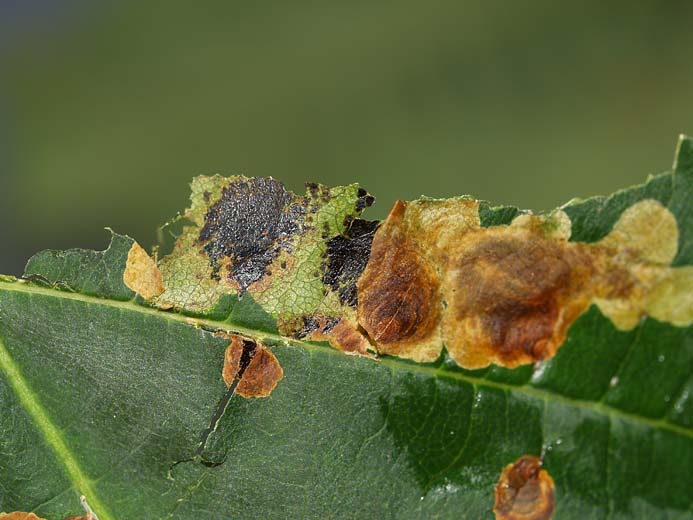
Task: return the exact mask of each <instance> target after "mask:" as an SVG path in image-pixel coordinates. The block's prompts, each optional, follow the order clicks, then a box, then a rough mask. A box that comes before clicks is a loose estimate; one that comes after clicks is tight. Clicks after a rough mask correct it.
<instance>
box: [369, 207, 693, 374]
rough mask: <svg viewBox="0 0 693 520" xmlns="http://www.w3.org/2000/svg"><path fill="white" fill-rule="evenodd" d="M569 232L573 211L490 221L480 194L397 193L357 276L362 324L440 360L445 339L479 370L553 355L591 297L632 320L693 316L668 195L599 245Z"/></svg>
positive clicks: (618, 322)
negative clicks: (413, 197)
mask: <svg viewBox="0 0 693 520" xmlns="http://www.w3.org/2000/svg"><path fill="white" fill-rule="evenodd" d="M569 237H570V219H569V218H568V217H567V215H566V214H565V213H563V212H562V211H557V212H555V213H553V214H550V215H547V216H534V215H520V216H519V217H517V218H516V219H515V220H514V221H513V222H512V224H510V225H504V226H495V227H489V228H483V227H481V225H480V223H479V217H478V203H477V202H476V201H471V200H469V199H448V200H444V201H437V200H422V201H417V202H410V203H403V202H397V203H396V204H395V206H394V207H393V209H392V211H391V213H390V215H389V216H388V218H387V220H386V221H385V222H384V223H383V224H382V225H381V227H380V228H379V229H378V231H377V232H376V235H375V237H374V240H373V245H372V252H371V257H370V260H369V263H368V265H367V266H366V269H365V270H364V273H363V275H362V277H361V279H360V280H359V282H358V291H359V292H358V299H359V305H358V321H359V324H360V325H361V326H362V327H363V328H364V329H365V330H366V331H367V332H368V334H369V336H370V339H371V340H372V341H373V342H374V343H375V346H376V349H377V350H378V352H380V353H382V354H392V355H396V356H401V357H407V358H410V359H414V360H417V361H434V360H435V359H436V358H437V356H438V355H439V353H440V350H441V348H442V345H443V342H444V343H445V346H446V348H447V351H448V353H449V355H450V357H451V358H452V359H453V360H455V362H457V363H458V364H459V365H460V366H462V367H464V368H469V369H475V368H483V367H486V366H488V365H489V364H491V363H496V364H499V365H502V366H506V367H516V366H518V365H521V364H527V363H534V362H536V361H542V360H546V359H549V358H551V357H553V356H554V355H555V353H556V351H557V350H558V348H559V347H560V346H561V344H562V343H563V342H564V340H565V338H566V335H567V332H568V329H569V327H570V325H571V324H572V323H573V322H574V321H575V320H576V319H577V317H578V316H580V314H582V313H583V312H584V311H585V310H586V309H587V308H588V307H589V305H590V304H592V303H595V304H596V305H597V306H598V307H599V308H600V309H601V311H602V312H603V313H604V315H605V316H606V317H607V318H609V319H610V320H611V321H612V322H613V323H614V325H615V326H616V327H617V328H619V329H623V330H628V329H632V328H633V327H634V326H635V325H636V324H637V323H638V322H639V320H640V319H641V318H642V317H643V316H644V315H646V314H649V315H652V316H654V317H656V318H657V319H659V320H661V321H667V322H669V323H673V324H676V325H678V326H686V325H687V324H690V323H691V322H693V305H690V302H691V301H692V300H693V296H691V292H692V291H691V287H693V269H691V268H688V267H682V268H670V267H668V264H669V263H670V262H671V260H672V259H673V258H674V256H675V254H676V247H677V244H678V230H677V226H676V220H675V218H674V217H673V215H672V214H671V213H670V212H669V211H668V210H667V209H666V208H665V207H663V206H662V205H661V204H660V203H659V202H657V201H654V200H643V201H640V202H638V203H636V204H634V205H633V206H631V207H630V208H628V209H627V210H626V211H624V213H623V215H622V216H621V218H620V219H619V220H618V221H617V222H616V224H615V225H614V228H613V230H612V232H611V233H609V235H607V236H606V237H605V238H604V239H603V240H602V241H600V242H598V243H593V244H583V243H575V242H569V241H568V239H569ZM442 302H444V303H445V307H444V308H443V307H442V305H441V304H442ZM441 325H442V333H441V332H440V327H441Z"/></svg>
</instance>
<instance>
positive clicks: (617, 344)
mask: <svg viewBox="0 0 693 520" xmlns="http://www.w3.org/2000/svg"><path fill="white" fill-rule="evenodd" d="M207 179H212V181H207V182H211V183H212V185H213V186H211V188H210V189H203V190H201V191H200V190H197V191H194V196H195V193H197V194H198V195H199V196H201V197H202V199H204V192H205V191H209V193H210V195H209V197H208V198H210V199H212V200H214V199H217V200H220V199H219V198H220V197H222V195H221V194H222V190H223V186H225V185H226V184H225V183H227V182H228V180H223V179H222V178H207ZM198 182H199V181H198ZM243 182H245V181H243ZM215 183H216V184H215ZM320 189H322V188H320ZM280 195H281V196H282V197H283V196H284V195H283V194H280ZM692 196H693V146H692V143H691V141H690V140H688V139H682V140H681V142H680V144H679V150H678V155H677V158H676V162H675V166H674V171H673V172H672V173H667V174H663V175H660V176H657V177H653V178H651V179H649V180H648V182H647V183H646V184H644V185H642V186H638V187H635V188H631V189H629V190H625V191H622V192H619V193H617V194H615V195H612V196H611V197H608V198H594V199H589V200H586V201H573V202H571V203H569V204H568V205H566V206H565V207H563V211H564V212H565V213H566V214H567V215H568V217H569V218H570V221H571V224H572V235H571V241H573V242H585V243H596V242H599V241H600V240H602V239H604V237H606V236H608V234H609V233H610V231H611V230H612V229H613V227H614V225H615V224H616V223H617V222H618V221H619V219H620V218H621V216H622V215H623V213H624V211H625V210H627V209H628V208H629V207H632V206H633V205H634V204H635V203H637V202H639V201H642V200H650V199H654V200H656V201H659V202H660V203H661V204H662V205H663V206H664V207H666V208H667V209H668V210H669V211H670V212H671V213H672V214H673V216H674V217H675V220H676V222H677V224H678V229H679V235H678V248H677V253H676V257H675V259H674V262H673V264H672V265H674V266H677V268H678V267H682V266H690V265H691V264H693V240H692V239H691V229H693V208H692V207H691V204H690V200H691V197H692ZM287 197H289V199H287V200H289V204H293V203H297V204H304V202H303V199H301V198H300V197H298V196H295V195H293V194H292V195H290V196H287ZM359 198H360V195H359V191H358V188H357V187H347V188H341V189H338V188H335V189H332V190H330V192H329V195H328V196H326V197H325V199H329V203H328V204H317V205H316V206H315V212H314V213H310V214H312V215H316V217H315V218H316V219H317V220H318V221H320V219H326V220H329V222H330V223H329V226H331V227H330V228H329V232H327V237H326V238H324V239H323V237H322V232H321V228H320V227H317V228H315V229H312V228H311V226H307V227H306V231H305V233H303V234H301V235H300V236H299V237H298V238H296V241H295V242H292V243H291V248H294V249H293V251H295V253H294V252H289V253H291V254H294V255H303V256H299V257H300V258H301V261H300V262H297V264H295V265H298V266H303V265H305V266H306V268H305V269H304V270H302V269H301V268H299V267H296V268H294V270H293V271H291V272H290V274H289V275H283V276H282V277H277V278H276V280H272V281H271V283H270V284H269V286H270V287H273V288H277V287H279V286H280V285H282V284H284V286H286V287H291V288H292V291H293V292H294V293H296V294H298V295H299V296H300V294H301V293H302V291H304V290H305V291H307V292H308V294H309V295H311V296H310V297H306V298H303V299H301V298H299V299H298V300H286V299H282V298H270V299H263V298H262V294H261V293H259V292H254V291H253V290H252V289H250V286H248V287H246V289H247V290H246V291H245V292H243V290H240V289H234V290H230V289H229V288H228V287H220V286H218V285H214V284H213V283H210V282H209V280H215V279H214V278H213V277H211V278H209V279H201V278H196V280H198V282H199V283H201V284H203V285H204V287H203V291H204V294H206V295H207V296H209V295H212V299H213V305H209V306H206V307H201V306H199V305H197V303H196V305H195V306H192V307H191V308H186V306H185V305H184V303H185V302H184V301H183V300H179V301H178V300H177V301H175V302H173V309H171V310H166V309H165V308H162V307H165V306H164V305H160V306H159V307H157V301H149V302H146V301H144V300H143V299H142V298H140V297H135V293H134V292H132V290H131V289H129V288H128V287H127V286H125V285H124V284H123V274H124V272H125V270H126V268H127V265H128V261H127V259H128V254H129V251H130V249H131V248H132V247H133V244H134V242H133V241H132V239H129V238H127V237H124V236H121V235H117V234H114V235H113V237H112V243H111V246H110V248H109V249H108V250H107V251H105V252H103V253H97V252H86V251H68V252H64V253H59V252H44V253H40V254H39V255H37V256H35V257H34V258H32V260H31V261H30V262H29V264H28V266H27V275H29V276H28V279H27V280H15V279H12V278H9V277H2V278H0V409H1V410H2V414H1V415H0V511H8V512H9V511H15V510H21V511H34V512H35V513H36V514H37V515H39V516H41V517H45V518H48V519H50V520H53V519H61V518H64V517H65V516H69V515H78V514H83V509H82V506H81V505H80V501H79V496H80V495H85V496H86V499H87V501H88V503H89V505H90V506H91V507H92V508H93V509H94V511H95V513H96V514H97V515H98V517H99V519H100V520H114V519H135V518H147V519H159V518H160V519H165V518H168V519H190V518H195V519H210V520H212V519H221V518H340V519H341V518H369V519H370V518H393V519H394V518H396V519H405V518H474V519H476V518H493V516H494V514H493V512H492V509H493V507H494V488H495V486H496V484H497V482H498V479H499V477H500V474H501V470H502V469H503V468H505V467H506V466H507V465H509V464H512V463H513V462H514V461H515V460H516V459H518V458H519V457H521V456H524V455H534V456H537V457H541V459H542V461H543V468H544V469H545V470H546V471H547V472H548V473H549V474H550V475H551V477H552V478H553V481H554V483H555V502H556V505H555V513H554V518H555V519H584V518H603V519H618V518H623V519H626V518H629V519H630V518H646V519H658V518H666V519H669V518H671V519H673V518H690V515H691V509H692V508H693V495H691V489H693V474H692V470H691V468H692V467H693V401H692V400H691V398H690V394H691V392H693V370H692V369H693V328H692V327H690V326H688V327H680V326H675V325H672V324H670V323H666V322H664V321H658V320H655V319H653V318H647V319H643V320H641V321H640V322H638V323H637V325H636V326H635V327H634V328H633V329H632V330H626V331H624V330H619V329H617V328H616V326H614V324H613V323H612V321H611V320H610V319H608V318H607V317H605V315H604V314H602V311H601V310H600V308H598V307H597V306H596V305H592V306H591V307H590V308H589V310H588V311H587V312H585V313H583V314H582V315H580V316H579V317H578V318H577V320H576V321H575V322H574V323H573V325H572V326H571V327H570V329H569V331H568V335H567V338H566V340H565V342H564V343H563V345H562V346H561V348H560V349H559V350H558V351H557V353H556V355H555V356H554V357H552V358H551V359H548V360H546V361H544V362H542V363H537V364H535V365H524V366H520V367H517V368H513V369H511V368H505V367H501V366H496V365H491V366H490V367H488V368H484V369H480V370H466V369H463V368H460V367H459V366H458V365H457V363H455V362H454V361H453V360H452V359H451V358H450V357H449V356H448V355H447V354H446V353H445V352H443V354H442V355H441V357H440V358H439V359H438V360H437V361H436V362H434V363H416V362H414V361H410V360H406V359H402V358H398V357H394V356H387V355H384V356H381V357H380V358H379V359H377V360H375V359H370V358H367V357H362V356H347V355H344V354H343V353H342V352H340V351H338V350H336V349H333V348H331V347H330V346H328V345H326V344H325V343H320V342H311V341H307V340H305V339H296V338H295V337H290V336H287V335H286V334H287V333H288V332H287V330H288V329H287V328H286V327H288V325H287V324H291V326H292V327H293V326H295V318H296V317H297V316H299V317H301V316H308V313H313V314H310V316H314V315H316V314H315V313H318V314H320V313H322V314H323V315H329V314H330V313H332V315H334V314H336V313H339V312H342V313H345V315H346V314H348V315H349V316H351V318H350V319H353V318H354V316H355V314H356V312H355V311H354V310H353V308H352V307H350V306H349V304H348V302H347V303H345V302H344V301H342V300H340V299H339V295H340V292H339V290H340V289H343V288H344V287H345V286H346V285H345V284H347V285H348V278H347V277H342V278H339V281H338V283H336V285H335V287H336V289H335V288H333V287H332V286H331V285H330V286H329V289H328V288H326V287H328V286H327V285H325V280H324V277H323V276H319V277H317V278H318V281H322V283H323V285H322V286H321V285H319V284H317V283H316V282H315V281H314V278H315V277H313V276H312V272H313V271H314V270H315V269H318V270H320V272H321V273H322V274H324V273H325V272H326V270H327V269H328V268H329V266H326V265H324V264H325V262H324V260H325V258H324V257H323V258H322V259H321V257H322V256H323V255H324V254H325V252H326V251H327V249H328V244H329V242H330V240H332V239H333V238H335V237H338V236H342V237H346V238H348V239H349V240H355V239H354V237H349V235H348V230H349V229H351V228H350V227H349V224H350V222H352V221H353V219H354V218H356V217H357V216H358V214H359V213H360V209H363V208H360V209H359V208H358V206H357V205H356V204H357V201H358V200H359ZM195 200H196V199H195V198H193V205H192V206H191V209H190V210H189V212H188V214H186V215H185V216H186V218H187V219H189V220H188V223H187V224H186V225H187V226H188V230H187V231H184V233H183V234H182V235H181V237H182V238H181V240H182V242H179V243H185V244H187V247H188V249H185V248H183V247H182V246H180V247H179V246H177V247H179V250H178V252H177V253H176V250H175V248H174V253H172V254H173V256H168V257H164V258H162V259H160V261H159V265H160V266H161V270H162V271H165V266H166V265H167V264H166V262H168V263H169V265H170V264H172V263H175V262H176V261H179V262H181V265H185V266H187V268H188V269H192V271H189V272H188V273H187V275H186V276H187V277H188V278H187V280H188V282H187V283H188V285H186V283H183V282H185V277H182V278H180V280H179V282H180V285H179V286H178V288H179V290H182V289H185V288H186V287H190V285H189V282H190V280H191V279H192V278H191V276H193V275H195V274H196V273H197V274H199V272H200V271H196V270H195V268H194V267H193V268H191V267H190V266H191V265H192V266H195V265H197V266H198V267H199V268H200V269H202V270H207V271H208V270H209V267H208V266H210V265H211V264H209V263H205V262H201V261H200V258H201V257H199V256H198V258H197V260H196V261H197V263H195V261H193V262H192V263H185V262H184V261H183V260H181V258H188V259H190V258H191V257H194V256H196V255H199V252H200V249H199V248H197V249H194V248H195V247H197V246H196V245H195V244H196V242H195V240H193V238H195V236H199V233H200V228H201V227H203V226H204V224H203V220H200V219H201V218H202V219H204V217H205V216H206V215H208V212H209V205H204V206H200V207H198V206H196V202H195ZM203 202H204V200H203ZM206 202H207V203H208V202H209V201H206ZM198 203H199V200H198ZM305 204H308V207H310V201H309V202H307V203H305ZM329 204H332V206H330V205H329ZM302 207H305V206H302ZM196 208H197V209H196ZM519 214H521V212H518V211H517V210H515V209H514V208H494V207H491V206H490V205H488V204H482V205H481V206H480V207H479V217H480V222H481V225H482V226H489V227H490V226H500V225H504V224H508V223H510V221H511V220H512V219H514V218H515V217H517V216H518V215H519ZM328 216H329V217H330V218H329V219H328ZM196 218H197V219H198V220H197V223H196V221H195V219H196ZM195 226H197V228H196V229H190V228H191V227H192V228H194V227H195ZM316 229H317V231H316ZM195 233H197V235H195ZM186 241H187V242H186ZM333 244H334V243H333ZM349 244H351V245H353V243H352V242H349ZM200 247H201V246H200ZM190 248H193V249H194V250H191V249H190ZM286 251H287V249H286V248H285V249H282V250H276V251H273V252H272V254H276V257H275V259H277V258H280V257H282V255H284V256H285V257H286V259H287V260H290V259H291V258H293V257H292V256H291V255H290V254H289V253H287V252H286ZM176 255H178V256H176ZM186 255H187V257H186ZM167 259H168V260H167ZM328 260H329V259H328ZM271 261H274V259H271ZM277 261H279V262H281V260H277ZM211 268H212V269H213V268H214V266H211ZM227 268H228V266H227ZM220 269H221V272H222V273H223V269H224V267H223V266H221V268H220ZM175 272H176V270H175V269H173V270H172V271H170V273H169V274H173V273H175ZM340 273H344V271H340ZM308 275H309V276H310V277H309V278H308V281H306V280H304V279H303V278H302V277H303V276H308ZM166 276H167V274H166V273H165V272H164V278H165V279H166ZM224 279H225V278H224V277H223V276H222V277H220V278H219V280H220V281H223V280H224ZM167 287H170V285H167ZM318 291H327V292H329V291H333V293H331V294H332V296H330V297H329V298H332V299H331V300H329V302H328V303H329V305H328V304H326V303H325V301H316V300H315V299H314V298H313V296H312V295H315V294H317V293H318ZM241 293H243V295H242V297H240V298H239V296H240V294H241ZM164 294H166V293H164ZM169 294H170V293H169ZM178 294H181V293H180V292H179V293H178ZM196 294H197V293H196ZM199 294H201V293H199ZM287 294H289V293H287ZM323 294H325V293H323ZM195 301H196V302H200V301H203V299H197V300H195ZM206 301H207V302H210V301H212V300H206ZM296 302H299V303H300V305H298V307H296V305H297V303H296ZM168 303H169V304H170V303H171V300H169V301H168ZM679 303H680V305H683V306H689V307H688V309H690V306H691V300H690V298H688V299H685V298H684V299H682V300H681V301H680V302H679ZM169 307H170V305H169ZM310 316H309V317H310ZM292 320H293V321H292ZM277 323H278V325H277ZM282 327H284V328H282ZM219 331H224V332H228V333H233V334H240V335H243V336H244V337H247V338H252V339H254V340H257V341H261V342H263V343H265V344H266V345H269V346H270V347H271V349H272V352H273V353H274V354H275V355H276V357H277V358H278V360H279V362H280V364H281V366H282V367H283V370H284V378H283V379H282V380H281V381H280V382H279V384H278V386H277V387H276V389H275V390H274V391H273V392H272V394H271V395H270V396H269V397H268V398H265V399H242V398H240V397H239V396H238V395H231V394H229V390H228V389H227V387H226V385H225V384H224V382H223V380H222V377H221V374H222V368H223V365H224V355H225V351H226V347H227V345H228V343H229V340H228V338H225V337H223V336H220V335H219V334H218V332H219ZM282 333H283V334H284V335H282ZM232 388H233V387H232ZM229 397H230V400H228V405H227V406H226V408H225V409H224V406H223V405H224V404H225V403H226V401H227V399H228V398H229ZM222 411H223V412H224V413H223V415H221V417H220V418H219V420H218V423H216V424H215V423H214V421H213V418H215V417H217V416H218V415H219V414H220V413H221V412H222ZM210 425H214V426H215V428H214V431H213V432H212V433H211V434H210V435H209V437H208V438H207V439H206V442H205V443H204V446H200V442H201V439H202V434H203V432H204V431H205V430H206V429H208V428H209V427H210Z"/></svg>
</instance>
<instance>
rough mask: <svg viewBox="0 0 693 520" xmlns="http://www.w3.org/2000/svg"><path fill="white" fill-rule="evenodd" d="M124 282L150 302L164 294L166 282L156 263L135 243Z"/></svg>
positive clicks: (126, 265) (128, 259) (126, 266)
mask: <svg viewBox="0 0 693 520" xmlns="http://www.w3.org/2000/svg"><path fill="white" fill-rule="evenodd" d="M123 282H124V283H125V285H126V286H127V287H129V288H130V289H132V290H133V291H135V292H136V293H137V294H139V295H140V296H142V297H143V298H144V299H146V300H148V299H150V298H154V297H156V296H159V295H160V294H161V293H162V292H164V282H163V278H162V276H161V271H159V268H158V267H157V265H156V262H155V261H154V260H153V259H152V258H151V257H150V256H149V255H148V254H147V252H146V251H145V250H144V249H142V247H141V246H140V245H139V244H138V243H137V242H135V243H134V244H132V247H131V248H130V252H129V253H128V258H127V263H126V264H125V271H124V272H123Z"/></svg>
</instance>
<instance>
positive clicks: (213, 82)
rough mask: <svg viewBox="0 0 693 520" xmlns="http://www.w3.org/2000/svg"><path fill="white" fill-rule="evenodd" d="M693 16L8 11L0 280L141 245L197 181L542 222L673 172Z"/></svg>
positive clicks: (363, 9)
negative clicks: (79, 254)
mask: <svg viewBox="0 0 693 520" xmlns="http://www.w3.org/2000/svg"><path fill="white" fill-rule="evenodd" d="M692 28H693V3H691V2H662V1H652V2H647V1H641V2H555V1H544V2H541V1H537V2H489V1H484V2H472V1H464V0H457V1H450V2H407V1H399V2H392V1H379V0H369V1H366V2H363V1H349V2H328V1H323V2H307V1H293V2H284V1H276V0H274V1H264V2H263V1H260V2H230V1H207V2H182V1H167V2H142V1H140V0H138V1H120V2H116V3H110V2H109V3H106V2H98V1H92V2H89V3H86V2H83V1H82V2H80V1H77V0H72V1H62V2H58V1H47V0H44V1H39V0H24V1H9V0H4V1H3V0H0V252H1V253H0V272H5V273H19V272H21V270H22V268H23V264H24V262H25V260H26V258H27V257H28V256H29V255H31V254H32V253H34V252H35V251H37V250H39V249H43V248H68V247H76V246H80V247H92V248H99V249H101V248H103V247H104V246H105V245H106V242H107V234H106V233H105V232H104V231H103V227H104V226H112V227H113V228H114V229H116V230H117V231H120V232H123V233H128V234H130V235H131V236H133V237H135V238H136V239H137V240H139V241H140V242H141V243H143V244H145V245H151V244H153V243H154V241H155V236H156V234H155V228H156V227H157V225H158V224H160V223H162V222H164V221H165V220H167V219H168V218H170V217H171V216H173V215H174V214H175V213H176V212H177V211H178V210H179V209H182V208H184V207H185V206H186V204H187V197H188V182H189V180H190V178H191V177H192V176H193V175H197V174H211V173H223V174H245V175H272V176H274V177H276V178H278V179H281V180H283V181H284V182H285V183H286V184H287V185H288V186H289V187H290V188H292V189H294V190H302V189H303V186H302V185H303V183H304V182H305V181H319V182H323V183H326V184H339V183H349V182H360V183H361V184H362V185H363V186H364V187H366V188H367V189H368V190H369V191H370V192H371V193H373V194H374V195H375V196H376V197H377V199H378V200H377V203H376V205H375V206H374V207H373V208H371V210H369V213H368V214H369V215H370V216H371V217H383V216H384V215H385V214H386V213H387V211H388V209H389V206H390V205H391V204H392V202H393V201H394V200H395V199H397V198H404V199H412V198H415V197H417V196H419V195H420V194H426V195H431V196H441V197H442V196H452V195H457V194H463V193H467V194H473V195H475V196H477V197H479V198H484V199H488V200H491V201H493V202H496V203H510V204H516V205H519V206H522V207H529V208H534V209H547V208H550V207H553V206H556V205H558V204H560V203H562V202H565V201H567V200H568V199H570V198H572V197H574V196H580V197H585V196H589V195H593V194H604V193H609V192H611V191H613V190H616V189H618V188H623V187H626V186H628V185H631V184H633V183H636V182H640V181H642V180H644V179H645V177H646V175H647V174H648V173H652V172H659V171H662V170H665V169H667V168H668V167H669V166H670V164H671V159H672V155H673V149H674V145H675V141H676V137H677V134H679V133H681V132H686V131H689V132H693V96H692V93H693V45H692V44H693V30H692Z"/></svg>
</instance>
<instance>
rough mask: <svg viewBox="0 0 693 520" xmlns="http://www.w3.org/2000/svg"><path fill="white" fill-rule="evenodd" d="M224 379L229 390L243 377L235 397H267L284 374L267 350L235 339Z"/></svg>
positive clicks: (229, 351) (238, 338)
mask: <svg viewBox="0 0 693 520" xmlns="http://www.w3.org/2000/svg"><path fill="white" fill-rule="evenodd" d="M222 376H223V379H224V383H226V386H231V385H232V384H233V382H234V380H235V379H236V377H240V381H239V382H238V386H236V393H237V394H239V395H240V396H242V397H246V398H248V397H267V396H269V395H270V394H271V393H272V391H273V390H274V389H275V387H276V386H277V383H278V382H279V381H280V380H281V379H282V377H284V371H283V370H282V367H281V365H280V364H279V361H278V360H277V358H276V357H275V355H274V354H273V353H272V352H271V351H270V350H269V349H268V348H267V347H265V346H264V345H262V344H261V343H256V342H254V341H252V340H247V339H244V338H241V337H240V336H233V337H232V339H231V344H230V345H229V346H228V348H227V349H226V354H225V356H224V368H223V370H222Z"/></svg>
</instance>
